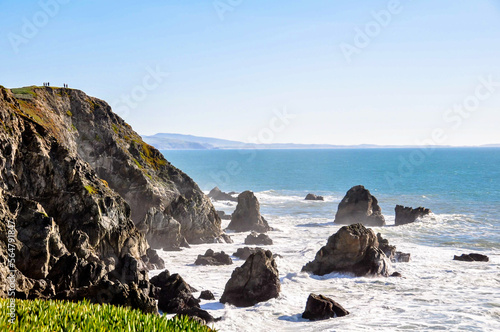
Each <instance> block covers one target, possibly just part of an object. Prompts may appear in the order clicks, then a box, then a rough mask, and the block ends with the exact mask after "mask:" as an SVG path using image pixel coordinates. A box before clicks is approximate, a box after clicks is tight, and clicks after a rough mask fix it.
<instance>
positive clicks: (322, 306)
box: [302, 293, 349, 320]
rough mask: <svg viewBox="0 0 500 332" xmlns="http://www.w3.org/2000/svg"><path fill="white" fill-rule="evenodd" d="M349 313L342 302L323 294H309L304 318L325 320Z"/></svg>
mask: <svg viewBox="0 0 500 332" xmlns="http://www.w3.org/2000/svg"><path fill="white" fill-rule="evenodd" d="M346 315H349V311H347V310H345V309H344V308H343V307H342V306H341V305H340V304H338V303H337V302H335V301H334V300H332V299H331V298H328V297H326V296H323V295H316V294H312V293H311V294H309V297H308V299H307V304H306V309H305V311H304V313H303V314H302V318H304V319H309V320H323V319H329V318H336V317H343V316H346Z"/></svg>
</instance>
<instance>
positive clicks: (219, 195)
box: [208, 187, 238, 202]
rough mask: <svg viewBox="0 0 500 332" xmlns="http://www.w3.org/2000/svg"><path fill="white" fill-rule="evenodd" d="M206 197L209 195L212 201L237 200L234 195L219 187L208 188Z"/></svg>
mask: <svg viewBox="0 0 500 332" xmlns="http://www.w3.org/2000/svg"><path fill="white" fill-rule="evenodd" d="M208 197H210V198H211V199H213V200H214V201H231V202H237V201H238V199H237V198H236V197H233V196H231V195H230V194H227V193H225V192H223V191H221V190H220V189H219V187H215V188H214V189H212V190H210V192H209V193H208Z"/></svg>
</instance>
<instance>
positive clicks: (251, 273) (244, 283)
mask: <svg viewBox="0 0 500 332" xmlns="http://www.w3.org/2000/svg"><path fill="white" fill-rule="evenodd" d="M280 288H281V285H280V279H279V272H278V268H277V266H276V262H275V260H274V258H273V254H272V253H271V252H270V251H269V250H267V251H264V250H259V251H257V252H256V253H254V254H252V255H250V256H249V257H248V258H247V260H246V262H245V263H244V264H243V265H242V266H241V267H237V268H236V269H235V270H234V271H233V273H232V275H231V279H229V281H228V282H227V284H226V287H225V288H224V293H223V294H222V297H221V299H220V302H222V303H230V304H234V305H235V306H237V307H250V306H253V305H254V304H256V303H259V302H263V301H267V300H269V299H272V298H275V297H278V295H279V293H280Z"/></svg>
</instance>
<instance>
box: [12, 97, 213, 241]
mask: <svg viewBox="0 0 500 332" xmlns="http://www.w3.org/2000/svg"><path fill="white" fill-rule="evenodd" d="M4 91H6V90H4ZM30 93H32V96H33V97H32V98H31V99H26V100H25V99H23V100H21V99H19V100H16V99H14V100H13V103H12V105H14V107H15V108H16V109H17V110H18V113H20V114H23V115H25V116H26V117H29V119H30V120H32V121H33V122H34V123H36V125H38V126H40V127H43V130H44V131H45V132H46V133H47V135H51V136H53V137H54V138H55V140H57V142H58V143H59V144H60V145H61V146H62V147H63V148H64V149H67V150H68V152H69V153H70V154H71V155H72V156H73V158H78V159H79V160H81V161H84V162H86V163H88V164H89V165H90V167H91V169H92V170H93V171H94V172H95V175H96V176H97V177H98V178H99V179H102V180H104V181H105V182H103V184H104V185H105V186H108V187H109V188H110V189H112V190H113V191H114V192H116V193H118V194H119V195H120V196H121V197H122V198H123V199H125V201H126V202H127V203H128V204H129V206H130V218H131V219H132V221H133V222H134V224H136V225H137V227H138V228H139V230H140V231H141V232H142V233H143V234H145V235H146V239H147V240H148V241H149V242H150V245H151V246H152V247H153V248H164V247H165V248H167V249H169V248H173V247H178V246H179V243H180V241H181V239H182V237H185V238H186V239H187V241H188V242H190V243H195V242H200V241H201V242H213V241H214V239H215V238H218V237H219V236H220V235H221V229H220V218H219V217H218V216H217V213H216V212H215V209H214V208H213V206H212V204H211V202H210V199H209V198H208V197H206V196H205V195H204V194H203V192H202V191H201V190H200V189H199V188H198V186H197V185H196V183H194V181H193V180H192V179H191V178H189V177H188V176H187V175H186V174H184V173H183V172H182V171H180V170H178V169H177V168H175V167H174V166H172V165H171V164H170V163H169V162H168V161H167V160H165V158H164V157H163V156H162V155H161V153H160V152H159V151H158V150H156V149H155V148H153V147H152V146H150V145H148V144H146V143H144V141H143V140H142V139H141V137H140V136H139V135H138V134H137V133H136V132H134V131H133V130H132V128H131V127H130V126H129V125H128V124H127V123H125V122H124V121H123V120H122V119H121V118H120V117H118V116H117V115H116V114H114V113H113V112H112V110H111V108H110V106H109V105H108V104H107V103H105V102H104V101H102V100H99V99H97V98H93V97H89V96H87V95H86V94H85V93H83V92H82V91H78V90H72V89H58V88H47V87H44V88H31V90H30ZM5 94H9V92H8V91H6V92H5ZM16 102H17V104H16ZM16 105H17V106H16ZM6 109H7V110H9V109H10V110H13V109H12V108H10V107H9V106H7V108H6ZM101 182H102V181H101Z"/></svg>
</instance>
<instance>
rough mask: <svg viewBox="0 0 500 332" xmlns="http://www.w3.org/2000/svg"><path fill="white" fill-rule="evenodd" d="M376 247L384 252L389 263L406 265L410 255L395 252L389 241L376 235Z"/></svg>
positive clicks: (394, 247)
mask: <svg viewBox="0 0 500 332" xmlns="http://www.w3.org/2000/svg"><path fill="white" fill-rule="evenodd" d="M377 240H378V247H379V248H380V250H382V251H383V252H384V254H385V255H386V256H387V258H389V259H390V261H391V262H393V263H396V262H400V263H407V262H409V261H410V254H407V253H403V252H401V251H396V246H391V245H390V244H389V240H387V239H384V238H383V237H382V234H380V233H377Z"/></svg>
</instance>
